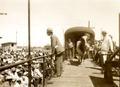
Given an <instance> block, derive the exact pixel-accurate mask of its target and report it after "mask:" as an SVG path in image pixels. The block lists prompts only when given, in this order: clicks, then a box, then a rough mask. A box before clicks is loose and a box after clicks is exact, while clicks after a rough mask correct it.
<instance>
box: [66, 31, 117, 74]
mask: <svg viewBox="0 0 120 87" xmlns="http://www.w3.org/2000/svg"><path fill="white" fill-rule="evenodd" d="M101 35H102V39H101V40H99V41H93V42H92V44H91V43H90V42H91V41H90V39H91V37H90V34H88V33H86V34H84V35H83V36H81V37H80V39H79V40H78V41H77V42H76V43H73V42H72V41H71V39H69V40H68V48H69V49H68V52H69V58H68V59H70V60H71V59H72V58H75V57H77V58H78V60H80V62H82V60H83V59H85V58H92V59H93V60H94V61H96V62H99V63H100V65H101V66H102V68H103V69H102V72H103V71H104V64H105V62H106V61H107V59H108V58H109V55H111V54H112V53H113V52H114V51H115V49H116V45H115V42H114V41H113V39H112V36H111V35H109V34H108V33H107V32H106V31H105V30H103V31H102V32H101ZM75 44H76V45H75ZM73 55H74V56H73ZM86 55H87V56H86Z"/></svg>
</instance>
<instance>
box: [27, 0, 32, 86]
mask: <svg viewBox="0 0 120 87" xmlns="http://www.w3.org/2000/svg"><path fill="white" fill-rule="evenodd" d="M30 45H31V42H30V0H28V59H31V53H30V51H31V48H30ZM28 78H29V84H28V86H29V87H31V79H32V77H31V60H30V61H29V62H28Z"/></svg>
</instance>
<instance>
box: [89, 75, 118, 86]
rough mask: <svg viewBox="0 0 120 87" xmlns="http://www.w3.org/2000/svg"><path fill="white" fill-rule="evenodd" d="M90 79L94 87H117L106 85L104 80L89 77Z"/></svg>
mask: <svg viewBox="0 0 120 87" xmlns="http://www.w3.org/2000/svg"><path fill="white" fill-rule="evenodd" d="M90 79H91V81H92V83H93V86H94V87H118V86H117V85H116V84H115V83H113V84H110V83H109V84H108V83H107V82H106V81H105V80H104V78H100V77H94V76H90Z"/></svg>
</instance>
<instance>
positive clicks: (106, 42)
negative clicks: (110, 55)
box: [101, 35, 113, 52]
mask: <svg viewBox="0 0 120 87" xmlns="http://www.w3.org/2000/svg"><path fill="white" fill-rule="evenodd" d="M109 50H111V51H113V43H112V40H111V38H110V37H109V36H107V35H106V36H105V37H104V38H103V41H102V44H101V52H109Z"/></svg>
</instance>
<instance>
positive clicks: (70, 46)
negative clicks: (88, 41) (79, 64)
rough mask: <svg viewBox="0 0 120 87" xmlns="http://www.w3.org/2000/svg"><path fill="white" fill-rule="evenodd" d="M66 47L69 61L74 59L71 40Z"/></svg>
mask: <svg viewBox="0 0 120 87" xmlns="http://www.w3.org/2000/svg"><path fill="white" fill-rule="evenodd" d="M68 46H69V59H70V60H71V59H72V58H73V57H74V46H73V42H72V41H71V39H68Z"/></svg>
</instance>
